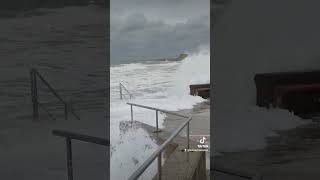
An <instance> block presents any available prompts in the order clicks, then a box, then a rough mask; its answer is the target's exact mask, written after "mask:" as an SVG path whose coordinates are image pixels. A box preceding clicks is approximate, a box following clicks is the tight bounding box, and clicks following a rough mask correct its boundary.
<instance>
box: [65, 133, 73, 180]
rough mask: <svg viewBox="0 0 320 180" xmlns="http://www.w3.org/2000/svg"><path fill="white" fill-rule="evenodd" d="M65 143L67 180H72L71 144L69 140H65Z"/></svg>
mask: <svg viewBox="0 0 320 180" xmlns="http://www.w3.org/2000/svg"><path fill="white" fill-rule="evenodd" d="M66 143H67V168H68V180H73V168H72V144H71V139H70V138H66Z"/></svg>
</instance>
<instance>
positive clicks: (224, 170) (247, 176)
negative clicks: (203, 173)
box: [210, 167, 262, 180]
mask: <svg viewBox="0 0 320 180" xmlns="http://www.w3.org/2000/svg"><path fill="white" fill-rule="evenodd" d="M210 170H211V171H213V172H220V173H223V174H228V175H231V176H237V177H240V178H243V179H252V180H262V175H261V174H260V173H256V174H253V173H247V172H242V171H237V170H233V169H227V168H222V167H213V168H211V169H210Z"/></svg>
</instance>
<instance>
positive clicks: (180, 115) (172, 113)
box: [127, 103, 190, 118]
mask: <svg viewBox="0 0 320 180" xmlns="http://www.w3.org/2000/svg"><path fill="white" fill-rule="evenodd" d="M127 104H128V105H132V106H137V107H141V108H145V109H150V110H156V111H160V112H164V113H166V114H171V115H175V116H179V117H183V118H189V117H190V116H186V115H183V114H179V113H175V112H172V111H167V110H164V109H160V108H155V107H150V106H144V105H140V104H135V103H127Z"/></svg>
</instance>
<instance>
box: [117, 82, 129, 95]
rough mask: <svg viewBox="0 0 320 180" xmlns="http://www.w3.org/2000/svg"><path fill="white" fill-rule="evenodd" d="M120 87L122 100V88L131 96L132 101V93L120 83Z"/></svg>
mask: <svg viewBox="0 0 320 180" xmlns="http://www.w3.org/2000/svg"><path fill="white" fill-rule="evenodd" d="M119 86H120V99H122V94H123V93H122V87H123V89H124V90H125V91H126V92H127V94H128V95H129V96H130V99H131V98H132V94H131V93H130V91H129V90H128V89H127V88H126V87H125V86H124V85H123V84H122V83H121V82H120V83H119Z"/></svg>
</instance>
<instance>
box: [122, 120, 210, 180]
mask: <svg viewBox="0 0 320 180" xmlns="http://www.w3.org/2000/svg"><path fill="white" fill-rule="evenodd" d="M121 124H122V126H125V124H126V127H139V128H143V129H144V130H146V131H147V132H148V134H149V136H150V138H151V139H153V141H154V142H155V143H156V144H158V145H161V144H163V142H164V141H165V140H167V139H168V138H169V137H170V136H171V135H172V133H171V132H168V131H166V130H165V129H162V131H161V132H158V133H155V127H153V126H150V125H147V124H145V123H142V122H139V121H133V123H131V121H125V122H121ZM186 145H187V138H186V137H182V136H179V135H178V136H177V137H176V138H174V139H173V141H172V143H170V144H169V145H168V146H167V148H166V149H165V150H164V151H163V153H162V158H161V162H162V168H161V169H162V170H161V172H162V173H161V179H163V180H165V179H168V180H171V179H176V180H185V179H193V177H196V178H194V179H195V180H198V179H199V180H202V179H205V178H206V177H205V162H204V161H205V159H204V158H205V154H204V152H183V151H182V150H184V149H185V148H186ZM196 145H197V143H196V142H194V141H192V140H191V141H190V148H195V147H196ZM201 172H202V173H201ZM153 179H154V180H156V179H158V178H157V176H155V177H154V178H153Z"/></svg>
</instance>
